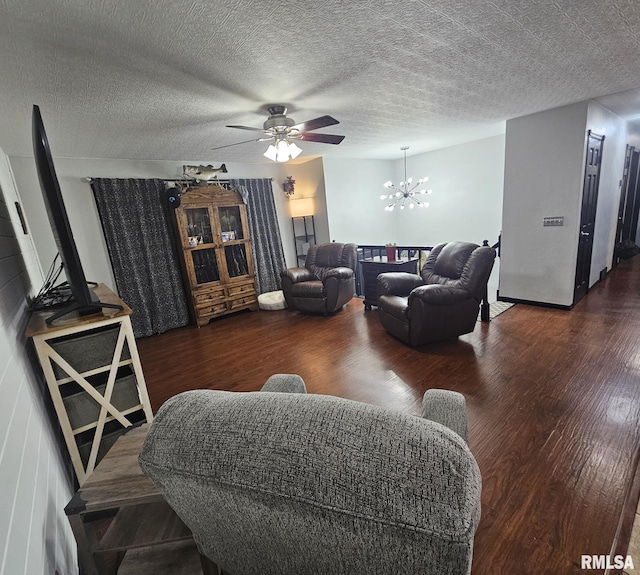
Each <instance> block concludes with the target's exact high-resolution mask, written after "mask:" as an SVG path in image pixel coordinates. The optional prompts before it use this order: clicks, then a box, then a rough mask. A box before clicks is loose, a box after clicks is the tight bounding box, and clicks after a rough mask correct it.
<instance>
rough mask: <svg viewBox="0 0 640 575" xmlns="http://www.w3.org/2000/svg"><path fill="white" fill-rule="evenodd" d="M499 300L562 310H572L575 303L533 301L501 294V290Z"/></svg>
mask: <svg viewBox="0 0 640 575" xmlns="http://www.w3.org/2000/svg"><path fill="white" fill-rule="evenodd" d="M498 301H504V302H509V303H523V304H525V305H535V306H538V307H549V308H552V309H562V310H566V311H570V310H571V309H573V305H561V304H558V303H547V302H544V301H533V300H529V299H520V298H517V297H507V296H501V295H500V292H498Z"/></svg>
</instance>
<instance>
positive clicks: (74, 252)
mask: <svg viewBox="0 0 640 575" xmlns="http://www.w3.org/2000/svg"><path fill="white" fill-rule="evenodd" d="M32 124H33V153H34V156H35V160H36V168H37V170H38V177H39V179H40V188H41V190H42V196H43V198H44V203H45V206H46V208H47V215H48V216H49V223H50V224H51V230H52V231H53V236H54V238H55V240H56V245H57V246H58V253H59V254H60V259H61V260H62V266H63V270H64V273H65V275H66V277H67V283H68V286H69V290H70V291H71V294H72V296H73V299H72V301H71V302H70V304H69V305H68V306H67V307H66V308H64V309H62V310H60V311H58V312H57V313H55V314H54V315H53V316H51V317H49V318H48V319H47V323H51V322H52V321H54V320H55V319H57V318H59V317H61V316H63V315H66V314H68V313H70V312H72V311H76V312H78V313H79V314H80V315H88V314H92V313H96V312H98V311H100V309H101V308H103V307H114V306H113V305H111V304H106V303H103V302H100V301H98V298H97V296H96V295H95V293H94V291H93V290H92V289H90V288H89V285H88V284H87V280H86V278H85V275H84V270H83V269H82V264H81V262H80V256H79V255H78V249H77V247H76V243H75V240H74V238H73V232H72V231H71V226H70V225H69V218H68V217H67V211H66V209H65V206H64V200H63V199H62V193H61V191H60V184H59V182H58V177H57V175H56V170H55V167H54V165H53V158H52V156H51V149H50V147H49V140H48V139H47V134H46V132H45V130H44V124H43V123H42V116H41V114H40V108H39V107H38V106H33V118H32ZM120 309H121V308H120Z"/></svg>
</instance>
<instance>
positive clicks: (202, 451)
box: [139, 374, 481, 575]
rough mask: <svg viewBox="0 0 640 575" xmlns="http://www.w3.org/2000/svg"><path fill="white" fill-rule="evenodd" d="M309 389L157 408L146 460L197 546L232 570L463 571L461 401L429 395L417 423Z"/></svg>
mask: <svg viewBox="0 0 640 575" xmlns="http://www.w3.org/2000/svg"><path fill="white" fill-rule="evenodd" d="M305 391H306V390H305V386H304V382H303V381H302V379H301V378H300V377H299V376H297V375H289V374H278V375H274V376H271V378H269V380H268V382H267V384H265V386H264V387H263V390H262V391H260V392H253V393H234V392H226V391H213V390H197V391H188V392H184V393H181V394H179V395H176V396H174V397H173V398H171V399H169V400H168V401H167V402H166V403H165V404H164V405H163V406H162V407H161V408H160V410H159V411H158V413H157V415H156V417H155V419H154V420H153V422H152V424H151V426H150V429H149V433H148V436H147V439H146V441H145V443H144V445H143V447H142V450H141V453H140V456H139V461H140V466H141V468H142V470H143V471H144V473H145V474H146V475H147V476H149V477H150V478H151V480H152V481H153V482H154V484H155V485H156V487H157V488H158V490H159V491H160V492H161V493H162V495H163V496H164V498H165V499H166V500H167V502H168V503H169V505H170V506H171V507H172V508H173V509H174V510H175V511H176V513H177V514H178V515H179V516H180V518H181V519H182V520H183V521H184V523H185V524H186V525H187V526H188V527H189V529H191V531H192V533H193V537H194V539H195V541H196V543H197V545H198V549H199V551H200V553H202V554H203V555H205V556H206V557H208V558H209V559H211V561H213V562H215V563H216V565H217V566H218V567H219V568H221V569H222V572H223V573H225V574H228V575H248V574H256V573H260V574H264V575H276V574H278V575H300V574H314V573H317V574H320V573H326V574H329V573H332V574H341V575H371V574H372V573H393V574H394V575H416V574H418V573H420V574H423V573H424V574H427V573H434V574H435V573H437V574H438V575H444V574H448V575H468V573H469V572H470V570H471V559H472V550H473V539H474V534H475V531H476V528H477V526H478V521H479V518H480V495H481V477H480V471H479V469H478V466H477V464H476V461H475V459H474V457H473V455H472V454H471V452H470V450H469V448H468V446H467V442H466V437H467V413H466V406H465V399H464V396H462V395H461V394H459V393H455V392H452V391H445V390H429V391H427V392H426V393H425V395H424V399H423V407H422V417H416V416H414V415H408V414H404V413H399V412H396V411H392V410H388V409H385V408H383V407H379V406H375V405H369V404H365V403H360V402H356V401H350V400H346V399H341V398H338V397H331V396H327V395H315V394H307V393H306V392H305ZM286 392H288V393H286Z"/></svg>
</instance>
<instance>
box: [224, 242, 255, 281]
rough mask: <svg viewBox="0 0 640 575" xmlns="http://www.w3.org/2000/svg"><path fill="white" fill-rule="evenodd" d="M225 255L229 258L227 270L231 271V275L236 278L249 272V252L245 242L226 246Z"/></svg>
mask: <svg viewBox="0 0 640 575" xmlns="http://www.w3.org/2000/svg"><path fill="white" fill-rule="evenodd" d="M224 255H225V257H226V258H227V271H228V272H229V277H231V278H235V277H238V276H246V275H248V274H249V266H248V265H247V252H246V251H245V249H244V244H236V245H233V246H225V248H224Z"/></svg>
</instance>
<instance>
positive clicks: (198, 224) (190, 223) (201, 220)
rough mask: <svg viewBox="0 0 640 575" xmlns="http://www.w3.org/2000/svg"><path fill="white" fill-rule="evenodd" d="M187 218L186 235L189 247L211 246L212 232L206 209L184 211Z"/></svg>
mask: <svg viewBox="0 0 640 575" xmlns="http://www.w3.org/2000/svg"><path fill="white" fill-rule="evenodd" d="M184 213H185V215H186V217H187V235H188V236H189V238H188V239H189V245H191V246H197V245H198V244H212V243H213V232H212V230H211V219H210V218H209V210H208V209H207V208H190V209H186V210H185V211H184Z"/></svg>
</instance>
